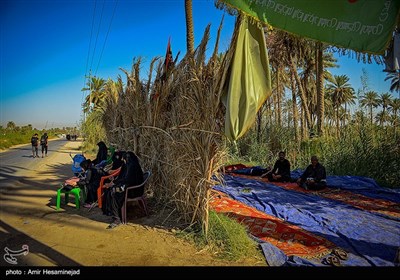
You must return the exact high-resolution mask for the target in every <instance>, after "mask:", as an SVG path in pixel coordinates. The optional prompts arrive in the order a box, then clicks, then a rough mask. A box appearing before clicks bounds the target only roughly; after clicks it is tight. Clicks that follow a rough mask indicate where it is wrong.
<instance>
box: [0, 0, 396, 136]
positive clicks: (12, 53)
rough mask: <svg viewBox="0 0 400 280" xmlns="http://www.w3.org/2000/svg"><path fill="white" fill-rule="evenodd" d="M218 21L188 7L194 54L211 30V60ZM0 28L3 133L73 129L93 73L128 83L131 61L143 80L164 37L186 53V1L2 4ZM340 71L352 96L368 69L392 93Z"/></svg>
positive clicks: (229, 23) (343, 64)
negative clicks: (15, 128)
mask: <svg viewBox="0 0 400 280" xmlns="http://www.w3.org/2000/svg"><path fill="white" fill-rule="evenodd" d="M114 11H115V12H114ZM223 14H224V12H223V11H221V10H218V9H216V8H215V7H214V1H213V0H193V17H194V28H195V30H194V31H195V46H197V45H198V44H199V42H200V40H201V38H202V36H203V34H204V30H205V28H206V26H207V24H211V40H210V42H209V45H208V48H209V52H210V53H211V51H212V50H213V48H214V43H215V38H216V35H217V29H218V26H219V24H220V21H221V18H222V15H223ZM93 19H94V20H93ZM100 19H101V20H100ZM234 20H235V19H234V17H233V16H230V15H228V14H226V15H225V20H224V26H223V30H222V34H221V40H220V46H219V49H220V51H221V50H226V49H227V48H228V46H229V43H230V38H231V35H232V30H233V25H234ZM0 26H1V27H0V28H1V37H0V42H1V45H0V90H1V96H0V101H1V102H0V120H1V125H3V126H5V125H6V124H7V122H8V121H14V122H15V123H16V124H17V125H20V126H22V125H27V124H32V125H33V127H36V128H39V129H42V128H50V127H65V126H77V125H78V123H79V122H80V119H81V117H82V113H81V111H82V110H81V104H82V102H83V99H84V94H85V93H83V92H82V91H81V89H82V88H83V87H84V85H85V74H86V75H88V74H89V70H90V69H91V73H92V75H93V74H95V75H96V76H98V77H101V78H104V79H107V78H111V79H114V80H115V79H116V77H117V76H118V75H121V76H122V77H123V79H124V80H125V74H124V73H123V72H122V71H121V70H120V68H124V69H126V70H130V69H131V66H132V60H133V58H134V57H142V59H143V62H144V63H143V69H142V73H143V76H142V78H147V73H148V65H149V62H150V61H151V59H152V58H154V57H156V56H164V55H165V49H166V45H167V42H168V38H169V37H170V38H171V45H172V51H173V54H174V56H175V55H176V53H177V52H178V51H181V54H180V58H182V57H183V55H184V54H185V52H186V26H185V10H184V1H183V0H105V1H103V0H96V1H95V0H2V1H0ZM338 63H339V64H340V68H339V69H331V72H332V73H333V74H338V75H341V74H346V75H348V76H349V77H350V83H351V84H352V86H353V87H354V89H355V90H356V91H357V89H358V88H360V87H361V82H360V81H361V79H360V77H361V75H362V68H365V69H366V71H367V74H368V77H369V87H370V88H371V89H372V90H375V91H377V92H378V93H379V94H380V93H384V92H389V82H385V81H384V78H385V77H386V74H385V73H384V72H382V70H383V69H384V66H383V65H375V64H373V65H368V64H363V63H358V62H357V61H356V60H355V59H349V58H346V57H342V58H340V59H339V61H338ZM395 97H398V96H395Z"/></svg>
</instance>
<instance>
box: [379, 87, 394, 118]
mask: <svg viewBox="0 0 400 280" xmlns="http://www.w3.org/2000/svg"><path fill="white" fill-rule="evenodd" d="M391 101H392V96H391V95H390V94H389V93H382V94H381V95H380V96H379V99H378V102H379V104H380V105H382V114H381V115H382V116H380V125H382V124H383V121H385V120H387V117H388V116H387V112H386V110H387V108H388V107H389V105H390V102H391Z"/></svg>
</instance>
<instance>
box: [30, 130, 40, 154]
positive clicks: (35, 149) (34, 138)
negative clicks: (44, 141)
mask: <svg viewBox="0 0 400 280" xmlns="http://www.w3.org/2000/svg"><path fill="white" fill-rule="evenodd" d="M31 144H32V154H33V157H34V158H35V157H39V154H38V151H39V149H38V147H39V137H38V134H37V133H35V134H34V135H33V136H32V138H31Z"/></svg>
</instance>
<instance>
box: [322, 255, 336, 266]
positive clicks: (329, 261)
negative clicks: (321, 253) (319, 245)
mask: <svg viewBox="0 0 400 280" xmlns="http://www.w3.org/2000/svg"><path fill="white" fill-rule="evenodd" d="M324 261H325V262H326V263H327V264H330V265H332V266H340V260H339V258H338V257H336V256H335V255H332V256H328V257H326V258H325V259H324Z"/></svg>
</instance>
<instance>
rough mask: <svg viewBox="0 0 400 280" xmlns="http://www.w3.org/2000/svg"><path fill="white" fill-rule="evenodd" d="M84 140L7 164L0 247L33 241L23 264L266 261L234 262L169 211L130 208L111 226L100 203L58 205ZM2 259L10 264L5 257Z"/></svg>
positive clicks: (1, 189)
mask: <svg viewBox="0 0 400 280" xmlns="http://www.w3.org/2000/svg"><path fill="white" fill-rule="evenodd" d="M80 145H81V142H80V141H67V142H66V145H65V146H64V148H63V149H62V150H61V151H58V152H54V153H49V156H48V157H47V158H43V159H42V158H40V159H32V158H29V159H27V160H30V161H32V163H30V165H29V166H28V167H27V168H26V169H24V170H12V169H13V167H6V166H3V168H4V169H9V170H8V171H9V172H8V173H7V174H8V175H7V178H6V180H1V182H2V183H1V185H0V199H1V212H0V214H1V215H0V217H1V221H0V225H1V231H0V244H1V245H0V247H1V250H2V251H3V252H4V249H5V248H6V247H7V248H9V249H11V250H21V249H22V246H23V245H28V246H29V253H28V254H26V255H19V256H17V257H16V258H17V262H18V264H17V265H18V266H20V265H22V266H24V265H29V266H265V261H264V260H262V259H261V260H260V258H257V257H254V258H250V259H246V260H240V261H234V262H232V261H226V260H221V259H218V258H216V256H214V255H213V254H212V253H211V252H210V251H207V250H199V249H197V248H196V247H195V246H194V245H193V244H191V243H190V242H187V241H185V240H183V239H181V238H177V237H176V236H175V235H174V230H173V229H171V228H168V227H167V226H165V225H163V224H162V222H163V221H164V220H165V217H166V216H167V215H168V213H155V212H154V210H153V211H150V215H149V216H148V217H143V215H141V213H140V211H139V210H138V209H136V208H133V209H132V208H130V209H131V211H132V210H133V211H134V213H130V215H129V216H130V218H129V223H128V224H127V225H124V226H120V227H117V228H115V229H112V230H107V229H106V227H107V225H108V224H109V222H110V217H107V216H104V215H103V214H102V212H101V210H100V209H99V208H95V209H93V210H92V211H90V212H88V210H87V209H85V208H81V209H75V208H74V204H72V203H70V204H68V205H64V204H63V203H62V205H61V208H62V209H60V210H59V211H57V210H56V209H55V204H56V190H57V188H58V187H59V184H60V183H61V182H63V181H64V180H65V179H66V178H68V177H70V176H71V164H72V161H71V158H70V156H69V153H70V152H72V153H77V151H78V149H79V147H80ZM3 179H4V178H3ZM135 213H138V214H135ZM0 265H1V266H5V265H7V266H9V265H10V264H9V263H7V262H6V261H5V260H4V258H1V263H0Z"/></svg>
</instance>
